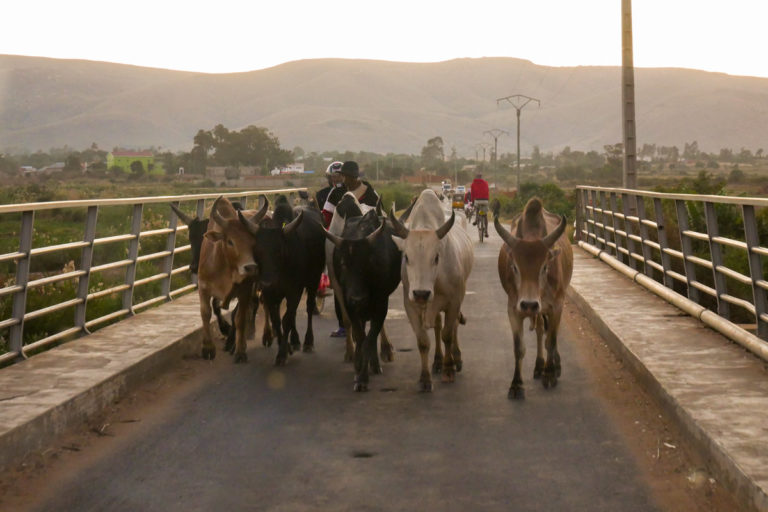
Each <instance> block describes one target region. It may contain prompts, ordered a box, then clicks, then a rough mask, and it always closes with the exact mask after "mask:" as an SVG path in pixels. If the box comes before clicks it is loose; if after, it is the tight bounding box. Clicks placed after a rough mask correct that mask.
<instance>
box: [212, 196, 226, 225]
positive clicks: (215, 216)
mask: <svg viewBox="0 0 768 512" xmlns="http://www.w3.org/2000/svg"><path fill="white" fill-rule="evenodd" d="M222 199H224V196H219V197H217V198H216V200H215V201H214V202H213V206H212V207H211V218H212V219H213V222H215V223H216V224H218V225H219V226H222V227H224V225H225V224H226V223H227V221H226V220H224V217H222V216H221V214H220V213H219V201H221V200H222Z"/></svg>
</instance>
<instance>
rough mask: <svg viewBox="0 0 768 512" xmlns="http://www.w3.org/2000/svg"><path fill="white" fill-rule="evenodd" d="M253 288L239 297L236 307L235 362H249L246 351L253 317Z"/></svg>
mask: <svg viewBox="0 0 768 512" xmlns="http://www.w3.org/2000/svg"><path fill="white" fill-rule="evenodd" d="M250 296H251V290H250V289H248V290H246V291H245V292H244V293H241V294H239V296H238V297H237V308H235V362H236V363H246V362H248V354H246V353H245V349H246V339H247V337H248V336H247V332H248V321H249V320H250V318H251V308H250V304H251V301H250V298H251V297H250Z"/></svg>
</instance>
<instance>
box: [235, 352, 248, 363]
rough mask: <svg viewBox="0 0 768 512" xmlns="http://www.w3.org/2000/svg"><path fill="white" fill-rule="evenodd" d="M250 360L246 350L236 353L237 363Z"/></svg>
mask: <svg viewBox="0 0 768 512" xmlns="http://www.w3.org/2000/svg"><path fill="white" fill-rule="evenodd" d="M247 362H248V354H246V353H245V352H238V353H237V354H235V363H247Z"/></svg>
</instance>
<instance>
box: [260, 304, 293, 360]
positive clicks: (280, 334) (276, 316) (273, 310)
mask: <svg viewBox="0 0 768 512" xmlns="http://www.w3.org/2000/svg"><path fill="white" fill-rule="evenodd" d="M280 302H281V301H274V302H273V301H272V300H270V301H268V302H266V303H265V304H266V306H267V309H268V310H269V318H270V319H271V321H272V328H273V330H274V331H275V335H276V336H277V356H276V357H275V366H283V365H284V364H285V361H286V359H288V354H290V353H291V352H292V351H291V347H290V345H289V344H288V336H287V334H286V333H285V332H284V331H283V329H282V328H281V322H280Z"/></svg>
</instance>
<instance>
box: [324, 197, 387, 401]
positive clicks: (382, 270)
mask: <svg viewBox="0 0 768 512" xmlns="http://www.w3.org/2000/svg"><path fill="white" fill-rule="evenodd" d="M392 234H393V231H392V227H391V226H390V225H389V224H388V223H387V222H385V221H384V219H381V218H379V216H378V215H376V212H375V211H373V210H372V211H369V212H368V213H366V214H365V215H363V216H360V217H350V218H347V219H346V222H345V224H344V231H343V232H342V236H341V237H338V236H336V235H333V234H332V233H328V232H327V231H326V232H325V236H326V237H327V238H328V239H329V240H331V241H332V242H333V244H334V245H335V247H336V248H335V250H334V251H333V267H334V271H335V272H336V276H337V278H338V280H339V284H340V285H341V288H342V290H343V296H344V303H345V307H346V310H347V314H348V315H349V319H350V321H351V323H352V334H353V337H354V340H355V374H356V375H355V387H354V389H355V391H367V390H368V367H369V366H372V367H373V368H374V369H378V372H380V371H381V370H380V366H379V360H378V355H377V353H376V340H377V338H378V336H379V332H380V331H381V329H382V327H383V326H384V319H385V318H386V316H387V310H388V308H389V296H390V294H391V293H392V292H393V291H395V289H396V288H397V287H398V285H399V284H400V260H401V257H402V256H401V254H400V251H399V250H398V248H397V246H396V245H395V243H394V242H393V241H392ZM366 322H370V328H369V330H368V332H367V333H366V332H365V325H366Z"/></svg>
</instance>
